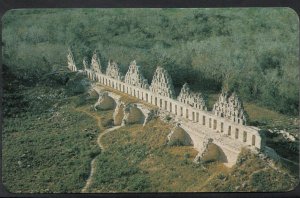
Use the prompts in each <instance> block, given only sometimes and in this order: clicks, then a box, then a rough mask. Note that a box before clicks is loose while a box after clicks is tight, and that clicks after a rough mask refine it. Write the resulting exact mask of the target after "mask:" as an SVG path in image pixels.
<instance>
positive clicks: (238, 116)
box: [213, 91, 247, 125]
mask: <svg viewBox="0 0 300 198" xmlns="http://www.w3.org/2000/svg"><path fill="white" fill-rule="evenodd" d="M213 113H214V114H215V115H217V116H220V117H225V118H228V119H229V120H231V121H233V122H235V123H238V124H240V123H241V124H244V125H245V124H246V122H247V115H246V113H245V110H244V107H243V104H242V101H241V100H240V99H239V98H238V96H237V95H236V94H235V93H234V92H233V93H232V94H231V96H229V94H228V93H227V92H225V91H222V93H221V95H220V97H219V100H218V101H217V102H216V103H215V104H214V106H213Z"/></svg>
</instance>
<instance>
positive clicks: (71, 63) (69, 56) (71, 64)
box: [67, 48, 77, 71]
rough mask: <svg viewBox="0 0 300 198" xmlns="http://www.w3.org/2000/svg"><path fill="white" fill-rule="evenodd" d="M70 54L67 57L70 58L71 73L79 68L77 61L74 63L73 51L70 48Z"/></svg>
mask: <svg viewBox="0 0 300 198" xmlns="http://www.w3.org/2000/svg"><path fill="white" fill-rule="evenodd" d="M68 51H69V53H68V55H67V58H68V68H69V69H70V70H71V71H77V67H76V65H75V61H74V57H73V54H72V51H71V49H70V48H69V50H68Z"/></svg>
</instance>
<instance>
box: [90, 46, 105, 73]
mask: <svg viewBox="0 0 300 198" xmlns="http://www.w3.org/2000/svg"><path fill="white" fill-rule="evenodd" d="M91 66H92V70H93V71H94V72H96V73H102V72H101V63H100V59H99V58H98V54H97V51H96V50H95V51H94V54H93V57H92V61H91Z"/></svg>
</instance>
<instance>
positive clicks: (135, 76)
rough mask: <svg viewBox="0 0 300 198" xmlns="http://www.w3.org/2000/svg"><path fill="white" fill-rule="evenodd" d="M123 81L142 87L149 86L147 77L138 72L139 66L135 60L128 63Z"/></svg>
mask: <svg viewBox="0 0 300 198" xmlns="http://www.w3.org/2000/svg"><path fill="white" fill-rule="evenodd" d="M125 83H127V84H129V85H133V86H137V87H141V88H144V89H148V88H149V84H148V81H147V79H145V78H144V76H143V75H142V74H141V72H140V66H138V65H136V61H135V60H134V61H132V62H131V63H130V66H129V69H128V71H127V73H126V75H125Z"/></svg>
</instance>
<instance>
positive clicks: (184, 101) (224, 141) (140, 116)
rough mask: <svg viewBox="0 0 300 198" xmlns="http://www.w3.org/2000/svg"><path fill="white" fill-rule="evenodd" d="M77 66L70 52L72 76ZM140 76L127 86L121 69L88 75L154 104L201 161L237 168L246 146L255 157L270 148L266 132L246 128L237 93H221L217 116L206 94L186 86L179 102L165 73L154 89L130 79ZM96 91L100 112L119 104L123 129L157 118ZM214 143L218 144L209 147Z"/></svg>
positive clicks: (156, 78) (112, 65)
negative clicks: (183, 134)
mask: <svg viewBox="0 0 300 198" xmlns="http://www.w3.org/2000/svg"><path fill="white" fill-rule="evenodd" d="M73 64H74V61H73V56H72V55H71V53H69V55H68V67H69V69H70V70H72V71H74V67H73V66H72V65H73ZM84 64H85V63H84ZM134 64H135V63H132V65H133V66H132V68H137V67H135V66H134ZM74 65H75V64H74ZM75 69H76V68H75ZM76 70H77V69H76ZM135 72H136V71H131V72H129V73H130V75H128V76H127V78H126V81H124V78H123V76H122V75H121V73H120V71H119V68H118V66H117V64H116V63H115V62H112V61H109V63H108V67H107V71H106V74H103V73H97V72H95V71H92V69H87V70H86V71H85V72H84V74H86V75H87V76H88V78H89V79H91V80H95V81H97V82H99V83H98V84H99V85H105V86H108V87H111V88H112V89H114V90H116V91H119V92H122V93H123V94H127V95H130V96H132V97H135V98H136V99H139V100H141V101H143V102H144V103H147V104H149V105H153V106H154V107H155V109H157V114H156V115H159V116H160V117H161V114H163V117H165V118H166V121H167V122H168V123H171V122H172V124H176V123H180V128H182V130H184V131H185V132H186V134H187V135H189V136H190V138H191V140H192V142H193V146H194V148H195V149H197V150H198V151H199V156H198V157H200V158H201V156H202V160H204V161H205V160H208V161H209V160H215V159H214V157H215V156H216V155H218V156H217V158H218V159H217V160H219V158H222V162H223V163H224V164H225V165H226V166H232V165H234V164H235V163H236V160H237V157H238V155H239V153H240V151H241V149H242V148H244V147H247V148H249V149H251V150H252V151H253V152H256V151H257V152H259V151H263V150H264V148H265V147H266V145H265V137H264V135H263V131H261V130H260V129H259V128H257V127H254V126H247V125H246V113H245V112H244V109H243V105H242V102H241V101H240V100H239V99H238V97H237V96H236V95H235V94H232V95H231V96H229V95H228V94H227V93H225V92H222V94H221V96H220V98H219V100H218V102H217V103H216V104H215V105H214V108H213V111H207V110H206V108H205V107H204V106H205V105H204V103H203V101H202V100H203V98H202V97H201V94H195V93H192V92H190V90H189V89H188V86H187V85H185V86H184V87H183V89H182V91H181V93H180V95H179V96H178V98H175V97H174V88H173V85H172V80H171V78H170V76H169V75H168V73H167V72H166V71H165V70H164V69H163V68H161V67H158V68H157V70H156V71H155V74H154V77H153V80H152V84H151V86H150V87H149V89H147V88H145V87H143V86H136V83H133V82H132V81H131V80H132V78H135V77H134V75H131V74H134V73H135ZM136 76H138V75H136ZM136 79H140V77H136ZM137 82H138V84H137V85H140V84H139V83H141V82H142V81H137ZM94 89H95V90H96V91H97V90H98V89H104V88H103V87H102V86H95V87H94ZM97 92H98V93H99V100H98V102H97V105H96V107H99V109H103V108H110V109H114V107H115V105H116V104H115V103H116V101H117V106H118V108H116V111H115V115H114V118H116V117H118V119H114V120H116V123H115V124H120V120H121V118H122V115H123V118H122V122H121V124H122V125H124V124H131V123H140V124H143V125H145V123H146V122H147V120H150V119H151V117H153V116H155V113H153V112H152V113H151V111H150V112H149V110H148V111H146V110H143V108H142V106H139V104H140V103H137V104H131V105H129V106H125V105H124V107H122V105H121V104H120V106H119V104H118V101H119V100H118V99H119V98H120V97H121V96H120V95H119V94H115V93H113V92H108V95H105V94H103V93H100V91H97ZM113 104H114V105H113ZM107 106H108V107H107ZM201 106H202V107H204V108H201ZM199 107H200V108H199ZM159 112H160V113H159ZM173 122H174V123H173ZM210 139H212V140H213V143H212V142H209V140H210ZM210 150H212V151H213V152H212V151H210ZM203 153H206V154H203ZM211 153H213V154H211ZM269 153H271V152H269ZM214 154H215V155H214Z"/></svg>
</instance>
